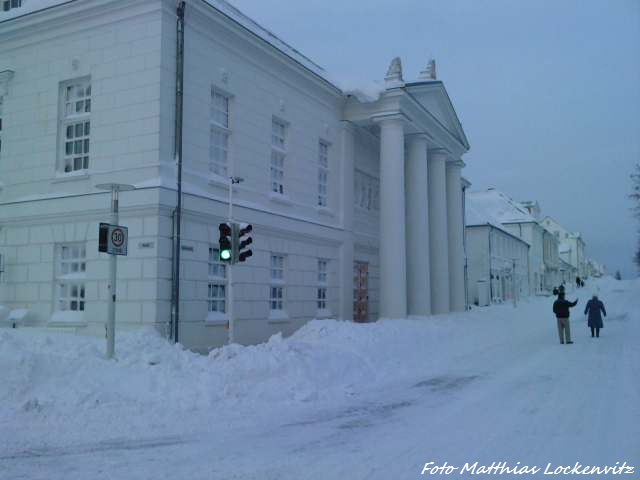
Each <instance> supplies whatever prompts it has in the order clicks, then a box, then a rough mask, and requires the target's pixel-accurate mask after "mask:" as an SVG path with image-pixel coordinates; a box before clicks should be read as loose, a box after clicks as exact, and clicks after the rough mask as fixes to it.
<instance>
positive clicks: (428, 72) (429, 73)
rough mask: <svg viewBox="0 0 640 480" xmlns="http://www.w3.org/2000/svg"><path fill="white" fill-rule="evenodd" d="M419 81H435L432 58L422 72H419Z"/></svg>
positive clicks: (433, 60) (434, 66)
mask: <svg viewBox="0 0 640 480" xmlns="http://www.w3.org/2000/svg"><path fill="white" fill-rule="evenodd" d="M418 78H419V79H420V80H424V81H429V80H435V79H436V61H435V59H434V58H431V59H430V60H429V61H428V62H427V66H426V67H424V70H422V71H421V72H420V77H418Z"/></svg>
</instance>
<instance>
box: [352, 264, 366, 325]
mask: <svg viewBox="0 0 640 480" xmlns="http://www.w3.org/2000/svg"><path fill="white" fill-rule="evenodd" d="M353 320H354V321H355V322H367V321H368V320H369V264H368V263H366V262H354V264H353Z"/></svg>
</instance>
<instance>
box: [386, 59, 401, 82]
mask: <svg viewBox="0 0 640 480" xmlns="http://www.w3.org/2000/svg"><path fill="white" fill-rule="evenodd" d="M384 83H385V85H386V87H387V89H389V88H398V87H404V80H403V79H402V62H401V61H400V57H396V58H394V59H393V60H391V64H390V65H389V70H387V75H386V76H385V77H384Z"/></svg>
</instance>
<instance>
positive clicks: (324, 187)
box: [318, 140, 329, 207]
mask: <svg viewBox="0 0 640 480" xmlns="http://www.w3.org/2000/svg"><path fill="white" fill-rule="evenodd" d="M328 193H329V144H328V143H326V142H323V141H322V140H321V141H320V143H319V144H318V206H319V207H326V206H327V197H328Z"/></svg>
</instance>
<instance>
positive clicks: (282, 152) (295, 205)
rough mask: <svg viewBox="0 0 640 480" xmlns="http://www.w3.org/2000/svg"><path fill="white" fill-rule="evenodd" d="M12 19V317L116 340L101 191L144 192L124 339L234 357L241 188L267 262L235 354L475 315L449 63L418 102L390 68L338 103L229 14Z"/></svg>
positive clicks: (304, 67) (239, 309)
mask: <svg viewBox="0 0 640 480" xmlns="http://www.w3.org/2000/svg"><path fill="white" fill-rule="evenodd" d="M14 4H15V5H14ZM183 5H184V8H182V6H183ZM10 7H11V8H10V9H9V10H8V11H4V12H0V97H1V101H0V104H1V105H2V110H1V112H2V113H1V115H2V117H1V118H2V132H1V135H2V137H1V141H2V143H1V152H0V181H1V183H0V255H2V257H3V262H4V273H3V274H2V279H1V283H0V304H2V305H4V306H5V307H6V308H7V309H10V310H17V309H21V310H24V311H26V312H27V313H26V315H27V316H28V317H29V318H30V319H31V320H32V321H34V322H37V323H40V324H43V325H48V326H50V327H57V328H67V329H76V330H79V331H83V332H87V333H96V334H102V333H103V332H104V324H105V321H106V316H107V302H108V263H109V259H108V256H107V255H106V254H103V253H98V245H97V239H98V223H99V222H101V221H109V206H110V205H109V198H110V194H109V193H108V192H104V191H100V190H98V189H97V188H96V185H98V184H104V183H124V184H130V185H133V186H134V187H135V190H133V191H129V192H123V193H121V194H120V221H119V223H120V224H122V225H125V226H127V227H128V229H129V251H128V256H126V257H119V259H118V291H117V292H116V293H117V299H118V304H117V320H116V324H117V326H118V328H135V327H137V326H140V325H155V326H156V327H158V328H159V329H160V330H162V331H164V332H172V331H174V329H173V325H175V324H177V325H178V326H179V329H178V332H179V341H180V342H181V343H183V344H185V345H186V346H188V347H190V348H192V349H195V350H202V351H206V350H208V349H210V348H212V347H214V346H218V345H221V344H223V343H225V342H226V341H227V335H228V334H227V330H226V328H225V327H226V325H227V321H228V310H229V308H228V307H229V305H228V302H229V298H228V278H227V277H228V275H227V273H228V272H227V268H226V266H225V265H224V264H221V263H220V261H219V259H218V228H217V227H218V224H219V223H220V222H223V221H225V220H226V219H227V212H228V205H227V198H228V186H229V176H231V175H233V176H239V177H242V178H243V179H244V181H243V182H242V183H240V184H238V185H236V187H235V188H234V219H235V220H237V221H242V222H247V223H251V224H252V225H253V229H254V230H253V235H252V236H253V240H254V244H253V245H252V249H253V252H254V255H253V256H252V257H250V258H249V259H248V261H247V262H245V263H242V264H239V265H238V266H237V267H236V268H234V275H233V277H234V299H233V301H234V318H235V320H236V322H235V325H236V327H235V334H236V341H238V342H240V343H245V344H246V343H255V342H260V341H264V340H266V339H267V338H268V337H269V336H270V335H272V334H274V333H276V332H279V331H281V332H283V333H285V334H289V333H291V332H293V331H294V330H295V329H296V328H298V327H299V326H300V325H302V324H304V323H305V322H306V321H308V320H309V319H312V318H316V317H323V316H325V317H326V316H331V317H335V318H341V319H354V320H356V321H370V320H375V319H376V318H379V317H384V318H398V317H406V316H407V315H420V316H423V315H429V314H433V313H446V312H449V311H452V310H454V311H455V310H462V309H464V305H465V298H464V249H463V230H464V219H463V213H462V205H463V198H462V187H461V169H462V168H463V166H464V164H463V162H462V160H461V158H462V156H463V154H464V153H465V152H466V151H467V150H468V149H469V145H468V142H467V140H466V137H465V134H464V131H463V130H462V127H461V125H460V122H459V121H458V118H457V116H456V113H455V110H454V108H453V106H452V103H451V101H450V99H449V97H448V95H447V92H446V90H445V87H444V85H443V83H442V82H441V81H439V80H437V79H436V76H435V63H434V62H430V63H429V64H428V65H427V68H425V69H424V70H423V72H422V73H421V74H420V77H419V78H418V79H417V80H415V81H412V82H405V81H404V79H403V72H402V66H401V63H400V61H399V59H396V60H394V61H393V62H392V64H391V66H390V68H389V71H388V72H387V76H386V78H385V83H384V85H383V86H382V88H381V91H380V92H379V93H377V94H376V95H374V96H372V97H369V96H366V95H364V94H362V93H359V92H346V91H343V90H342V89H341V88H340V86H339V85H336V84H335V83H334V82H332V80H331V79H330V78H329V77H328V75H327V74H326V73H325V72H324V71H323V70H322V69H321V68H320V67H318V66H317V65H316V64H314V63H313V62H312V61H311V60H309V59H308V58H306V57H304V56H303V55H301V54H300V53H299V52H297V51H296V50H294V49H293V48H291V47H290V46H288V45H287V44H286V43H284V42H282V41H281V40H280V39H278V38H277V37H275V36H274V35H273V34H271V33H270V32H268V31H267V30H265V29H263V28H262V27H260V26H259V25H257V24H256V23H255V22H253V21H252V20H251V19H249V18H247V17H246V16H244V15H243V14H241V13H240V12H239V11H237V10H236V9H235V8H233V7H232V6H230V5H229V4H227V3H226V2H224V1H223V0H207V1H201V0H190V1H187V2H186V3H184V2H181V3H178V8H176V2H175V1H173V0H130V1H127V2H120V1H115V0H76V1H73V2H68V1H65V0H60V1H54V0H51V1H47V2H42V1H40V2H36V1H29V0H22V1H21V2H20V1H18V2H12V3H11V4H10ZM44 7H46V8H44ZM182 14H184V28H183V29H182V28H181V26H182V22H181V16H182ZM182 31H183V32H184V37H185V41H184V55H181V52H182V49H181V48H180V47H181V45H183V44H182V43H181V42H180V40H181V33H180V32H182ZM181 66H183V72H184V73H183V78H184V82H183V88H182V89H178V88H177V85H179V83H178V82H177V78H179V72H180V67H181ZM181 94H182V95H181ZM181 98H182V99H183V109H182V110H181V109H180V108H179V107H180V99H181ZM180 113H182V115H180ZM181 117H182V119H183V121H182V125H181V127H180V118H181ZM179 134H181V135H179ZM179 164H181V165H182V170H181V172H182V184H181V185H182V192H183V195H182V208H181V211H180V213H181V218H182V222H181V238H180V240H181V249H180V258H181V261H180V270H179V272H174V271H173V270H174V269H172V265H173V262H174V258H175V253H176V249H175V248H174V245H175V244H176V240H177V238H176V226H175V222H174V221H173V220H172V219H174V218H175V217H176V213H177V212H176V210H177V195H176V192H177V182H178V180H177V178H178V165H179ZM424 252H428V254H427V255H425V254H424ZM177 273H179V276H180V284H179V285H180V297H179V304H178V303H177V302H176V299H175V297H172V292H174V291H175V289H174V288H173V286H174V282H175V279H176V277H177ZM176 305H179V317H177V315H176V314H175V312H176V308H175V307H176ZM176 317H177V318H176Z"/></svg>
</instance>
